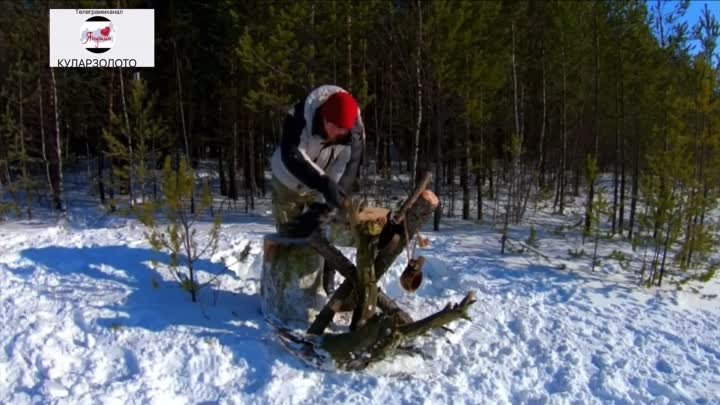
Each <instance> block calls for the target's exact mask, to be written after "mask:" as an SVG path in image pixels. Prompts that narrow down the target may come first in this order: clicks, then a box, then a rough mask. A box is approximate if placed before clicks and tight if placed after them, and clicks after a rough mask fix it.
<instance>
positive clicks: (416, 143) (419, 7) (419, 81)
mask: <svg viewBox="0 0 720 405" xmlns="http://www.w3.org/2000/svg"><path fill="white" fill-rule="evenodd" d="M415 4H416V5H417V12H418V28H417V56H416V63H415V77H416V79H417V121H416V122H415V139H414V142H413V155H412V170H411V171H410V176H411V181H410V184H411V185H412V188H415V186H416V181H417V168H418V153H419V152H420V127H421V126H422V94H423V93H422V77H421V74H420V66H421V64H422V60H421V57H422V30H423V26H422V2H421V1H420V0H416V3H415Z"/></svg>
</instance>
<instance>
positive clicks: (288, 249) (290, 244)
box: [260, 234, 327, 328]
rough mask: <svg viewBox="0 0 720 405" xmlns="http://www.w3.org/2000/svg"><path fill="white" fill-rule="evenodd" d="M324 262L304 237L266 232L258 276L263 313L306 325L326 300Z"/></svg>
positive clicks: (281, 321) (287, 322) (278, 320)
mask: <svg viewBox="0 0 720 405" xmlns="http://www.w3.org/2000/svg"><path fill="white" fill-rule="evenodd" d="M323 263H324V259H323V257H322V256H321V255H319V254H318V253H317V252H316V251H315V250H314V249H313V248H312V247H311V246H310V245H309V243H308V241H307V239H306V238H289V237H284V236H280V235H277V234H270V235H267V236H266V237H265V239H264V244H263V268H262V277H261V280H260V294H261V309H262V312H263V315H264V316H265V317H266V318H268V320H270V321H271V322H274V323H279V324H284V325H291V326H295V327H300V328H306V327H307V325H309V323H310V322H312V321H313V320H314V319H315V316H316V315H317V314H318V313H319V312H320V310H321V309H322V308H323V306H324V305H325V303H326V302H327V296H326V295H325V292H324V291H323V289H322V269H323Z"/></svg>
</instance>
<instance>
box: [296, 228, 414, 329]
mask: <svg viewBox="0 0 720 405" xmlns="http://www.w3.org/2000/svg"><path fill="white" fill-rule="evenodd" d="M399 240H400V238H399V237H397V238H396V239H395V243H391V244H390V245H389V247H390V248H391V249H392V248H394V247H395V245H396V244H397V243H398V242H399ZM308 243H309V245H310V246H312V247H313V249H315V251H316V252H318V253H319V254H320V255H322V256H323V257H324V258H325V260H327V261H328V263H329V264H330V266H331V267H332V268H334V269H336V270H337V271H338V273H340V274H341V275H342V276H343V277H345V280H347V281H349V282H348V283H343V284H342V285H341V286H340V287H339V288H338V289H337V290H336V291H335V294H334V295H333V296H332V297H331V298H330V300H329V301H328V303H327V305H326V306H325V308H323V310H322V311H321V312H320V313H319V314H318V315H317V317H316V318H315V322H314V323H313V325H312V326H311V327H310V329H309V330H308V333H314V334H317V335H319V334H322V333H323V330H325V328H326V327H327V325H329V324H330V322H332V318H333V316H334V315H335V313H337V312H342V311H344V310H351V309H353V308H354V306H351V305H352V304H354V303H355V299H350V300H348V299H347V298H348V297H350V296H352V293H353V291H354V282H355V281H354V280H357V269H356V268H355V265H354V264H353V263H352V262H351V261H350V260H349V259H348V258H347V257H345V255H343V254H342V252H341V251H340V250H339V249H338V248H336V247H335V246H333V245H331V244H330V243H329V242H328V241H327V239H325V238H324V237H323V236H322V235H321V234H320V233H319V232H314V233H313V234H312V235H310V237H309V238H308ZM381 254H382V252H381ZM344 302H348V304H345V305H343V303H344ZM377 306H378V308H380V309H381V310H382V311H383V312H384V313H388V314H389V313H394V314H397V315H398V316H399V318H400V319H401V320H402V323H410V322H412V321H413V319H412V317H411V316H410V315H409V314H408V313H407V312H405V311H403V310H402V309H401V308H400V307H399V306H398V305H397V304H396V303H395V301H393V300H392V298H390V297H388V296H387V295H386V294H385V293H384V292H383V291H380V290H378V297H377ZM321 325H324V326H322V330H320V326H321ZM313 327H315V328H316V329H314V328H313Z"/></svg>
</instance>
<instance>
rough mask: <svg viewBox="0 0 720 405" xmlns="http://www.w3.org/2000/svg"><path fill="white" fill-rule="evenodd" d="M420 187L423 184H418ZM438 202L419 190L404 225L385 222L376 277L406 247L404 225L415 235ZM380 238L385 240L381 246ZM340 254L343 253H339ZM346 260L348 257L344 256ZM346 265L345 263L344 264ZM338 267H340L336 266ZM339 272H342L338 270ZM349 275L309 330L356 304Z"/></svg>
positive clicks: (318, 332)
mask: <svg viewBox="0 0 720 405" xmlns="http://www.w3.org/2000/svg"><path fill="white" fill-rule="evenodd" d="M421 186H422V184H421ZM438 204H439V200H438V198H437V196H436V195H435V194H434V193H433V192H432V191H430V190H425V191H422V192H421V193H420V195H419V197H418V198H417V199H416V201H415V203H414V204H412V206H411V207H410V208H409V209H408V210H407V211H406V214H405V216H404V218H405V220H404V224H402V225H397V224H393V223H391V222H389V223H387V224H386V225H385V227H384V228H383V230H382V232H381V234H380V240H381V242H380V244H379V246H378V248H379V249H380V252H379V253H378V255H377V257H376V258H375V262H374V270H375V279H376V280H379V279H380V278H381V277H382V276H383V275H384V274H385V273H386V272H387V271H388V269H389V268H390V266H391V265H392V264H393V262H395V259H396V258H397V256H399V255H400V254H401V253H402V251H403V250H404V248H405V244H406V242H407V240H406V237H405V232H404V227H405V226H407V230H408V232H407V234H408V235H415V233H416V232H417V230H418V229H420V227H422V225H423V224H424V223H425V222H426V221H427V220H428V218H429V217H430V215H431V214H432V213H433V212H434V211H435V208H437V206H438ZM383 239H385V240H387V241H388V242H385V243H384V245H383V242H382V241H383ZM340 254H342V253H340ZM346 260H347V259H346ZM344 267H346V266H344ZM338 270H339V269H338ZM341 274H342V273H341ZM351 280H352V278H346V279H345V281H343V283H342V284H341V285H340V287H338V289H337V290H336V291H335V294H334V295H333V296H332V298H330V300H329V301H328V303H327V304H326V305H325V307H324V308H323V309H322V311H321V312H320V314H318V316H317V317H316V318H315V321H314V322H313V323H312V325H310V328H309V329H308V333H312V334H316V335H321V334H322V333H323V332H324V331H325V328H327V326H328V325H329V324H330V322H332V319H333V317H334V316H335V313H336V312H339V311H340V308H344V307H353V308H354V307H355V306H357V297H356V296H355V294H353V291H354V288H353V287H354V286H353V282H352V281H351Z"/></svg>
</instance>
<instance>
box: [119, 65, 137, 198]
mask: <svg viewBox="0 0 720 405" xmlns="http://www.w3.org/2000/svg"><path fill="white" fill-rule="evenodd" d="M118 77H120V101H121V102H122V109H123V117H124V118H125V134H126V136H127V140H128V173H129V175H128V195H129V196H130V206H131V207H134V206H135V196H134V192H135V190H134V182H135V180H134V178H135V157H134V156H133V136H132V133H131V132H130V119H129V118H128V112H127V104H126V103H125V81H124V79H123V72H122V68H118Z"/></svg>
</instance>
